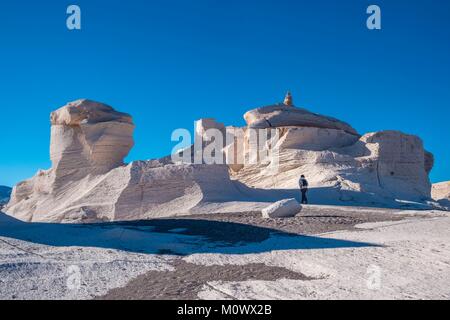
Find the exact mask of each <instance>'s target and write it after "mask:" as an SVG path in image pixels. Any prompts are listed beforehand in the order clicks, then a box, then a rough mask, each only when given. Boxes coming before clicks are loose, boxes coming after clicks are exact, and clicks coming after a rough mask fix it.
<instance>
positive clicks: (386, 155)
mask: <svg viewBox="0 0 450 320" xmlns="http://www.w3.org/2000/svg"><path fill="white" fill-rule="evenodd" d="M287 101H288V102H289V101H291V102H292V97H291V98H290V100H287ZM245 119H246V120H247V123H248V126H247V127H246V128H241V129H243V130H235V129H239V128H234V127H225V126H224V125H223V124H221V123H218V122H216V121H215V120H213V119H204V120H202V121H200V122H199V123H198V124H197V128H196V131H197V133H199V134H200V135H203V136H204V138H206V140H208V139H209V138H211V137H208V134H207V133H206V131H207V130H208V129H211V128H213V129H217V130H215V131H216V132H219V133H223V134H224V135H226V138H227V139H224V140H226V141H232V142H231V144H228V145H225V146H224V148H223V149H220V150H219V152H223V155H220V154H219V155H220V156H223V158H227V159H228V158H230V157H233V158H235V159H244V160H249V159H252V157H253V156H252V153H251V150H252V147H254V146H253V145H252V144H253V142H252V141H251V139H250V137H251V135H252V132H253V133H254V131H253V130H254V129H255V130H256V131H258V130H263V129H265V128H270V129H271V130H272V131H274V132H275V133H277V134H278V136H279V137H280V139H279V140H278V141H276V140H274V139H272V140H269V141H268V142H267V143H265V144H264V146H263V148H266V149H269V148H270V149H274V148H275V149H276V150H279V156H278V157H277V158H276V159H277V166H273V164H274V163H273V159H271V158H269V160H267V159H263V160H262V159H261V158H260V157H259V156H257V157H256V160H257V161H256V162H255V163H254V164H248V163H247V162H245V161H244V162H245V163H242V161H237V162H236V163H235V162H231V163H229V165H218V164H213V165H208V164H197V165H194V164H181V163H178V162H176V164H175V163H173V162H172V160H171V157H166V158H162V159H159V160H151V161H136V162H133V163H130V164H128V165H126V164H124V163H123V160H124V158H125V157H126V155H127V154H128V152H129V151H130V149H131V148H132V146H133V138H132V135H133V130H134V125H133V122H132V119H131V117H130V116H129V115H127V114H124V113H120V112H117V111H115V110H114V109H112V108H111V107H109V106H106V105H104V104H101V103H96V102H93V101H89V100H79V101H76V102H73V103H69V104H68V105H66V106H64V107H62V108H61V109H59V110H57V111H55V112H53V113H52V115H51V124H52V128H51V148H50V149H51V152H50V157H51V160H52V168H50V169H49V170H45V171H39V172H38V174H37V175H36V176H35V177H34V178H32V179H29V180H27V181H24V182H21V183H19V184H18V185H17V186H16V187H15V188H14V190H13V193H12V196H11V200H10V202H9V203H8V205H7V207H6V208H5V211H6V213H8V214H10V215H13V216H15V217H17V218H19V219H22V220H25V221H57V222H96V221H114V220H136V219H146V218H152V217H169V216H176V215H186V214H193V213H218V212H227V211H236V210H238V211H241V212H242V211H259V210H261V209H263V208H265V207H267V203H268V202H269V203H270V202H276V201H279V200H281V199H289V198H293V197H298V196H299V194H298V179H299V176H300V175H301V174H305V175H306V177H307V179H308V180H309V183H310V187H311V189H310V192H309V198H310V200H311V202H312V203H319V204H320V203H322V204H347V205H370V206H389V207H401V206H406V205H409V206H411V205H412V204H413V205H414V206H415V207H417V206H427V205H429V201H431V194H430V192H431V184H430V182H429V179H428V173H429V171H430V170H431V168H432V166H433V162H434V159H433V156H432V155H431V154H430V153H428V152H426V151H425V150H424V147H423V144H422V141H421V140H420V139H419V138H418V137H416V136H411V135H407V134H403V133H401V132H397V131H383V132H377V133H370V134H366V135H364V136H362V137H361V136H360V135H358V133H357V132H356V131H355V130H354V129H353V128H352V127H351V126H349V125H348V124H346V123H345V122H342V121H339V120H336V119H334V118H330V117H325V116H320V115H318V114H314V113H311V112H309V111H307V110H305V109H298V108H296V107H295V106H293V105H283V104H282V105H276V106H269V107H265V108H260V109H256V110H253V111H249V112H248V113H247V114H246V115H245ZM225 131H226V133H225ZM237 132H240V133H237ZM257 133H258V132H257ZM230 138H231V139H230ZM201 146H202V147H207V143H205V141H203V143H201ZM187 150H189V151H190V152H191V154H190V156H193V155H194V153H193V152H192V150H193V149H192V148H188V149H187ZM264 151H267V150H264ZM253 160H255V159H253ZM274 168H275V169H276V170H274ZM230 173H231V179H230Z"/></svg>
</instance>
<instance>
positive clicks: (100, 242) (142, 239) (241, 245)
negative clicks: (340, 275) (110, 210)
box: [0, 213, 377, 255]
mask: <svg viewBox="0 0 450 320" xmlns="http://www.w3.org/2000/svg"><path fill="white" fill-rule="evenodd" d="M0 237H6V238H10V239H17V240H23V241H27V242H31V243H35V244H41V245H48V246H54V247H71V246H76V247H94V248H107V249H118V250H124V251H129V252H136V253H147V254H171V255H190V254H194V253H229V254H249V253H261V252H270V251H273V250H311V249H333V248H355V247H368V246H377V245H375V244H370V243H362V242H353V241H345V240H339V239H330V238H320V237H314V236H305V235H298V234H293V233H287V232H282V231H279V230H274V229H270V228H265V227H258V226H252V225H246V224H240V223H232V222H221V221H209V220H197V219H186V218H184V219H154V220H146V221H136V222H117V223H103V224H55V223H25V222H21V221H18V220H16V219H14V218H12V217H10V216H7V215H6V214H4V213H0Z"/></svg>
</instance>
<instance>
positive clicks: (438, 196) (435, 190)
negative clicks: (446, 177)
mask: <svg viewBox="0 0 450 320" xmlns="http://www.w3.org/2000/svg"><path fill="white" fill-rule="evenodd" d="M431 194H432V197H433V199H435V200H448V201H450V181H445V182H440V183H435V184H433V187H432V189H431Z"/></svg>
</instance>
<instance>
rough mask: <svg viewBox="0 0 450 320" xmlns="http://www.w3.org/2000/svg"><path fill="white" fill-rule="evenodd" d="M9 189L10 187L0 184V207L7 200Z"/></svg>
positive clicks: (9, 194)
mask: <svg viewBox="0 0 450 320" xmlns="http://www.w3.org/2000/svg"><path fill="white" fill-rule="evenodd" d="M11 191H12V189H11V188H10V187H6V186H0V209H1V207H3V205H5V204H6V203H7V202H8V201H9V198H10V196H11Z"/></svg>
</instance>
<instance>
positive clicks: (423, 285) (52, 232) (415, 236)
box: [0, 211, 450, 299]
mask: <svg viewBox="0 0 450 320" xmlns="http://www.w3.org/2000/svg"><path fill="white" fill-rule="evenodd" d="M400 213H403V212H401V211H399V214H400ZM407 213H408V214H411V213H412V212H411V211H408V212H407ZM420 213H421V214H424V213H425V212H423V211H422V212H420ZM429 215H430V218H426V219H424V218H418V217H412V218H408V219H407V220H403V221H397V222H383V223H371V224H364V225H360V226H359V228H361V230H362V231H358V232H355V231H343V232H332V233H327V234H323V235H320V237H321V238H324V239H323V240H321V239H319V241H318V240H317V238H315V239H312V238H311V239H309V238H302V237H294V238H292V237H279V236H272V237H270V238H269V239H267V240H266V241H263V242H262V243H254V244H248V245H245V246H243V247H242V246H241V247H229V248H223V247H220V248H215V247H214V246H212V247H211V244H210V243H207V242H205V240H204V239H203V238H201V237H194V236H187V235H181V234H177V232H179V231H181V229H180V230H177V229H173V230H170V232H169V233H164V234H160V233H156V232H152V231H151V228H150V229H149V228H148V227H147V228H145V227H143V228H142V230H139V228H138V229H127V228H121V227H116V226H114V227H108V228H103V227H100V228H99V227H80V226H71V225H64V226H62V225H51V224H49V225H47V224H25V223H22V222H18V221H16V220H12V219H11V218H9V217H7V216H5V215H1V216H0V299H90V298H92V297H94V296H97V295H102V294H105V293H106V292H107V291H108V290H110V289H112V288H116V287H122V286H124V285H125V284H126V283H127V282H128V281H130V280H131V279H133V278H135V277H137V276H138V275H140V274H143V273H146V272H148V271H150V270H173V268H172V267H171V261H172V260H173V259H175V258H174V256H171V255H161V254H158V251H159V250H161V249H168V250H175V251H177V252H179V253H184V254H188V255H187V256H186V257H185V258H184V259H185V260H186V261H188V262H191V263H195V264H202V265H227V264H234V265H244V264H249V263H264V264H266V265H269V266H281V267H285V268H288V269H291V270H293V271H296V272H301V273H303V274H305V275H306V276H309V277H311V278H314V279H315V280H308V281H299V280H286V279H281V280H278V281H245V282H210V283H208V284H207V285H205V286H204V288H203V290H202V291H201V292H200V293H199V298H201V299H230V298H234V299H450V217H449V216H448V214H446V213H442V212H436V211H433V212H431V211H430V212H429ZM328 239H331V240H330V242H329V243H328V242H327V241H328ZM334 239H341V240H350V241H354V242H358V243H360V242H364V243H371V244H377V245H380V246H369V247H368V246H349V247H346V248H333V243H336V240H334ZM321 246H325V247H328V249H321ZM205 248H208V249H207V250H205ZM299 248H301V249H299ZM274 249H275V250H274ZM139 251H142V252H145V253H139ZM205 252H208V253H205ZM216 252H217V253H216ZM191 253H193V254H191ZM78 275H79V277H78ZM78 279H79V280H80V281H79V283H78V282H77V281H78ZM78 284H79V285H78Z"/></svg>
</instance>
